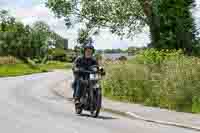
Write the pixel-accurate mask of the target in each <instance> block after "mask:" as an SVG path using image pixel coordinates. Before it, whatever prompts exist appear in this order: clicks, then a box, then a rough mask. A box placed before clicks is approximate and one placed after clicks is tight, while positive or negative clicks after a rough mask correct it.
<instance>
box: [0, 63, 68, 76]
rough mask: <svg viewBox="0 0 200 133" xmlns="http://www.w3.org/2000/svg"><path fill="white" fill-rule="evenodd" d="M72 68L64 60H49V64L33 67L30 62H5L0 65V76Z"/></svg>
mask: <svg viewBox="0 0 200 133" xmlns="http://www.w3.org/2000/svg"><path fill="white" fill-rule="evenodd" d="M69 68H71V64H70V63H63V62H55V61H53V62H48V63H47V64H43V65H38V66H37V67H32V66H31V65H29V64H24V63H17V64H5V65H0V77H10V76H21V75H28V74H34V73H42V72H48V71H52V70H54V69H69Z"/></svg>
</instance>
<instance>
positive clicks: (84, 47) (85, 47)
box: [83, 38, 95, 54]
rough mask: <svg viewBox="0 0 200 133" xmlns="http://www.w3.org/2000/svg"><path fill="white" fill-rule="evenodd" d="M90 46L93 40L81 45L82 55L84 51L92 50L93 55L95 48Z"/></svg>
mask: <svg viewBox="0 0 200 133" xmlns="http://www.w3.org/2000/svg"><path fill="white" fill-rule="evenodd" d="M92 44H93V40H92V38H89V40H88V42H87V43H86V44H85V45H83V54H84V53H85V49H92V50H93V53H94V52H95V48H94V46H93V45H92Z"/></svg>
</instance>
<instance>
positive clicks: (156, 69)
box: [102, 49, 200, 113]
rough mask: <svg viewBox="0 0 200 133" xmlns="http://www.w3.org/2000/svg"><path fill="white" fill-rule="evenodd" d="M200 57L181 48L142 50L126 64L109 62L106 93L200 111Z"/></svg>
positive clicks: (143, 102)
mask: <svg viewBox="0 0 200 133" xmlns="http://www.w3.org/2000/svg"><path fill="white" fill-rule="evenodd" d="M199 64H200V58H197V57H187V56H184V55H183V54H182V53H181V51H156V50H154V49H150V50H147V51H144V52H143V53H140V54H139V55H138V56H137V57H135V58H134V59H132V60H130V61H128V62H126V63H125V64H108V65H107V67H106V69H107V70H106V71H107V73H108V74H107V76H106V78H105V79H104V80H103V81H102V85H103V91H104V95H105V96H107V97H110V98H114V99H118V100H122V101H129V102H134V103H141V104H144V105H147V106H156V107H161V108H167V109H171V110H176V111H184V112H193V113H197V112H200V81H199V80H200V65H199Z"/></svg>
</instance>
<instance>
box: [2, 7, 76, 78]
mask: <svg viewBox="0 0 200 133" xmlns="http://www.w3.org/2000/svg"><path fill="white" fill-rule="evenodd" d="M65 41H66V39H65V38H63V37H61V36H60V35H58V34H57V33H55V32H54V31H52V30H51V28H50V27H49V26H48V25H47V24H46V23H45V22H42V21H37V22H35V23H34V24H33V25H24V24H23V23H22V22H20V21H17V20H16V19H15V18H14V17H13V16H11V15H10V14H9V12H8V11H6V10H1V9H0V77H5V76H18V75H25V74H32V73H39V72H48V71H51V70H53V69H68V68H69V67H70V65H71V64H70V62H72V60H73V50H70V49H68V48H67V44H66V43H65Z"/></svg>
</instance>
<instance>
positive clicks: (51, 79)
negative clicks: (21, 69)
mask: <svg viewBox="0 0 200 133" xmlns="http://www.w3.org/2000/svg"><path fill="white" fill-rule="evenodd" d="M71 78H72V77H71V76H70V74H69V73H67V72H59V71H57V72H51V73H43V74H34V75H29V76H21V77H13V78H11V77H10V78H0V106H1V107H0V109H1V110H0V131H1V132H2V133H45V132H47V133H170V132H173V133H197V132H195V131H193V130H188V129H183V128H177V127H170V126H164V125H159V124H154V123H149V122H144V121H140V120H133V119H128V118H125V117H122V116H118V115H114V114H111V113H108V112H102V113H101V114H100V118H96V119H95V118H91V117H89V116H88V115H87V112H86V113H85V112H84V113H85V115H83V116H78V115H76V114H75V113H74V106H73V104H72V102H71V101H68V100H65V99H63V98H62V97H59V96H57V95H55V94H54V93H52V91H51V89H52V88H53V87H56V83H59V82H62V81H63V80H69V79H71ZM119 108H120V107H119Z"/></svg>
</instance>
